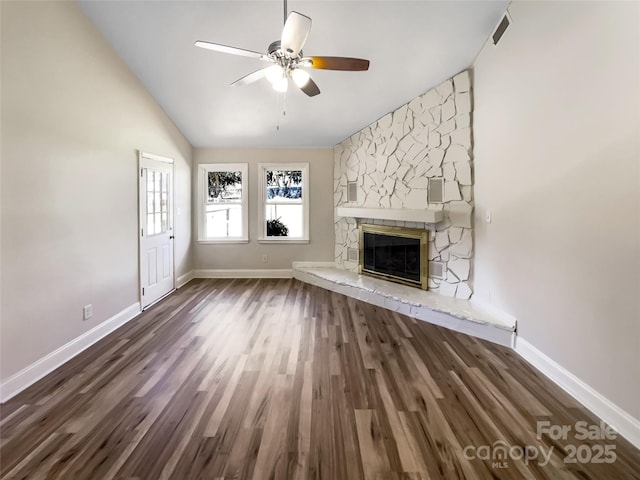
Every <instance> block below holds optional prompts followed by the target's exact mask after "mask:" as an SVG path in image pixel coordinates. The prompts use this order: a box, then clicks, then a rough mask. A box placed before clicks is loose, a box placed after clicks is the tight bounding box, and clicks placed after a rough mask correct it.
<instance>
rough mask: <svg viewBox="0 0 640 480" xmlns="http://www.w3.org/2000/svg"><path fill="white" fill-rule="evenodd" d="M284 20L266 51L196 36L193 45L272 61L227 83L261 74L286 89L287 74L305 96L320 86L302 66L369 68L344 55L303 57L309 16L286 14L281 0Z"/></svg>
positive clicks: (249, 80)
mask: <svg viewBox="0 0 640 480" xmlns="http://www.w3.org/2000/svg"><path fill="white" fill-rule="evenodd" d="M284 14H285V23H284V28H283V29H282V36H281V39H280V40H276V41H275V42H272V43H271V45H269V48H268V49H267V52H268V53H258V52H254V51H251V50H245V49H242V48H237V47H229V46H227V45H222V44H219V43H211V42H205V41H201V40H198V41H197V42H195V46H196V47H200V48H206V49H208V50H214V51H217V52H221V53H228V54H231V55H241V56H244V57H249V58H255V59H257V60H261V61H265V62H269V63H272V65H270V66H268V67H265V68H261V69H260V70H257V71H255V72H252V73H250V74H248V75H245V76H244V77H242V78H240V79H238V80H236V81H235V82H233V83H232V84H231V85H234V86H236V85H238V86H239V85H248V84H250V83H253V82H255V81H257V80H260V79H261V78H266V79H267V80H268V81H269V82H270V83H271V86H272V87H273V89H274V90H276V91H277V92H286V91H287V89H288V87H289V77H291V79H292V80H293V83H295V85H296V86H297V87H298V88H299V89H300V90H302V92H303V93H305V94H306V95H307V96H309V97H314V96H316V95H318V94H319V93H320V89H319V88H318V86H317V85H316V83H315V82H314V81H313V80H312V79H311V75H310V74H309V72H307V71H306V70H303V69H304V68H317V69H323V70H341V71H364V70H368V69H369V60H364V59H361V58H348V57H304V56H303V54H302V47H304V44H305V43H306V41H307V38H308V37H309V32H310V31H311V18H309V17H307V16H306V15H303V14H301V13H298V12H291V13H290V14H289V15H288V16H287V2H286V0H285V1H284Z"/></svg>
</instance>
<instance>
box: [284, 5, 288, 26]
mask: <svg viewBox="0 0 640 480" xmlns="http://www.w3.org/2000/svg"><path fill="white" fill-rule="evenodd" d="M284 23H287V0H284Z"/></svg>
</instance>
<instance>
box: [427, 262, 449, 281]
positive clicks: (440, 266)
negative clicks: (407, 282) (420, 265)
mask: <svg viewBox="0 0 640 480" xmlns="http://www.w3.org/2000/svg"><path fill="white" fill-rule="evenodd" d="M444 271H445V269H444V263H442V262H429V276H430V277H434V278H444Z"/></svg>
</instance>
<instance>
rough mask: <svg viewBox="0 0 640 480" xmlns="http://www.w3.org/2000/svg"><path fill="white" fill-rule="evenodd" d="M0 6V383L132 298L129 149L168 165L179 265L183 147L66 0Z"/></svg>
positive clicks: (134, 265)
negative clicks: (171, 164) (85, 312)
mask: <svg viewBox="0 0 640 480" xmlns="http://www.w3.org/2000/svg"><path fill="white" fill-rule="evenodd" d="M1 8H2V15H1V16H2V147H1V148H2V151H1V154H2V190H1V191H2V200H1V205H2V248H1V251H2V286H1V292H2V309H1V311H2V325H1V337H2V340H1V349H2V354H1V359H2V366H1V371H0V376H1V378H2V380H3V381H4V380H6V379H7V378H8V377H9V376H11V375H12V374H14V373H16V372H18V371H19V370H21V369H23V368H24V367H27V366H28V365H30V364H32V363H33V362H35V361H36V360H38V359H40V358H42V357H43V356H45V355H47V354H49V353H50V352H52V351H54V350H56V349H57V348H59V347H60V346H62V345H64V344H66V343H67V342H69V341H71V340H72V339H74V338H76V337H78V336H79V335H81V334H82V333H84V332H86V331H88V330H90V329H92V328H94V327H95V326H97V325H98V324H100V323H101V322H103V321H105V320H106V319H108V318H110V317H112V316H113V315H115V314H117V313H118V312H120V311H122V310H124V309H125V308H127V307H129V306H131V305H133V304H135V303H136V302H138V301H139V298H138V236H137V231H138V227H137V226H138V216H137V215H138V213H137V212H138V201H137V161H138V159H137V149H140V150H143V151H147V152H150V153H154V154H157V155H163V156H168V157H173V158H175V162H176V175H175V181H176V183H175V185H176V200H177V202H176V203H177V207H179V208H180V210H181V215H180V216H178V217H177V218H176V249H175V250H176V267H177V273H178V275H180V274H183V273H185V272H187V271H190V270H191V268H192V265H191V258H190V245H191V203H190V197H191V146H190V145H189V143H188V142H187V141H186V139H185V138H184V137H183V136H182V134H181V133H180V132H179V131H178V130H177V129H176V127H175V126H174V125H173V124H172V122H171V121H170V120H169V119H168V118H167V116H166V115H165V114H164V113H163V112H162V110H161V109H160V107H159V106H158V105H157V104H156V102H155V101H154V100H153V99H152V97H151V96H150V95H149V94H148V93H147V92H146V91H145V89H144V88H143V87H142V85H141V84H140V82H139V81H138V80H137V79H136V77H135V76H134V75H133V74H132V73H131V72H130V71H129V69H128V68H127V67H126V66H125V65H124V63H123V62H122V61H121V60H120V59H119V58H118V57H117V56H116V54H115V53H114V52H113V51H112V49H111V48H110V47H109V45H108V44H107V43H106V41H105V40H104V39H103V38H102V37H101V35H100V34H99V33H98V31H97V30H96V29H95V27H94V26H93V25H92V24H91V23H90V22H89V20H88V19H87V18H86V17H85V16H84V15H83V14H82V13H81V11H80V10H79V8H78V7H77V6H76V4H75V3H73V2H61V3H58V2H43V3H36V2H15V3H13V2H1ZM89 303H91V304H93V318H92V319H91V320H89V321H86V322H83V321H82V307H83V305H85V304H89Z"/></svg>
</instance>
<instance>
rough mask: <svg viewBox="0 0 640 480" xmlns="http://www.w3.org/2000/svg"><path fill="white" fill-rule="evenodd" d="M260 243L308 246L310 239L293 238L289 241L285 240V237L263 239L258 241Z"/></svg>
mask: <svg viewBox="0 0 640 480" xmlns="http://www.w3.org/2000/svg"><path fill="white" fill-rule="evenodd" d="M258 243H275V244H283V245H286V244H289V245H290V244H307V243H309V239H308V238H291V239H289V240H285V238H284V237H263V238H259V239H258Z"/></svg>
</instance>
